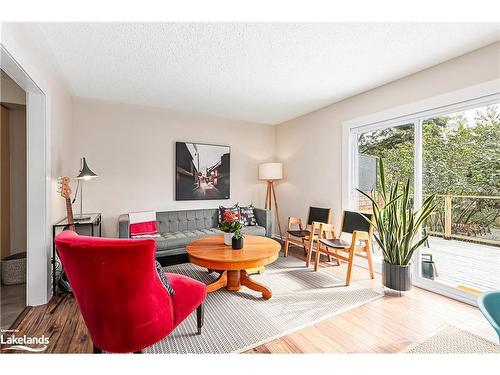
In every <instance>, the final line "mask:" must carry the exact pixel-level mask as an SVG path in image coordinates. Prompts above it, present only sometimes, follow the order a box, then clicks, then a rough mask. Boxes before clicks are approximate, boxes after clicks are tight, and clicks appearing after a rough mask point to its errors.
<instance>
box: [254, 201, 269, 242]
mask: <svg viewBox="0 0 500 375" xmlns="http://www.w3.org/2000/svg"><path fill="white" fill-rule="evenodd" d="M253 212H254V213H255V218H256V219H257V224H258V225H260V226H261V227H264V228H266V237H272V236H273V216H272V214H271V210H266V209H263V208H254V211H253Z"/></svg>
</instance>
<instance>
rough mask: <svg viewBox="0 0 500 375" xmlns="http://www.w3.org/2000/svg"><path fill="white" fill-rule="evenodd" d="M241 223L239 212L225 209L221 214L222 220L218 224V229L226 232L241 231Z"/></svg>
mask: <svg viewBox="0 0 500 375" xmlns="http://www.w3.org/2000/svg"><path fill="white" fill-rule="evenodd" d="M242 228H243V223H242V222H241V220H240V214H239V213H235V212H232V211H226V212H224V214H223V215H222V222H221V223H220V224H219V229H220V230H221V231H223V232H226V233H236V232H241V229H242Z"/></svg>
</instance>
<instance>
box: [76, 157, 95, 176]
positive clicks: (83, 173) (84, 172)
mask: <svg viewBox="0 0 500 375" xmlns="http://www.w3.org/2000/svg"><path fill="white" fill-rule="evenodd" d="M94 177H97V174H95V173H94V172H92V170H91V169H90V168H89V166H88V165H87V161H86V160H85V158H83V166H82V169H81V170H80V174H79V175H78V176H76V179H77V180H90V179H92V178H94Z"/></svg>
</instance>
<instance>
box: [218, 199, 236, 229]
mask: <svg viewBox="0 0 500 375" xmlns="http://www.w3.org/2000/svg"><path fill="white" fill-rule="evenodd" d="M226 211H231V212H234V213H235V214H239V213H240V206H238V203H236V204H235V205H234V206H231V207H224V206H219V224H220V223H222V215H224V212H226Z"/></svg>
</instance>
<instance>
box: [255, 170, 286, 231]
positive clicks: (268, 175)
mask: <svg viewBox="0 0 500 375" xmlns="http://www.w3.org/2000/svg"><path fill="white" fill-rule="evenodd" d="M281 179H283V164H282V163H263V164H260V165H259V180H266V181H267V191H266V204H265V208H266V209H268V210H270V209H271V206H272V201H273V200H274V207H275V209H276V210H275V211H276V221H277V223H278V230H279V233H280V238H281V239H283V236H282V234H281V224H280V216H279V211H278V201H277V200H276V191H275V188H274V181H275V180H281Z"/></svg>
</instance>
